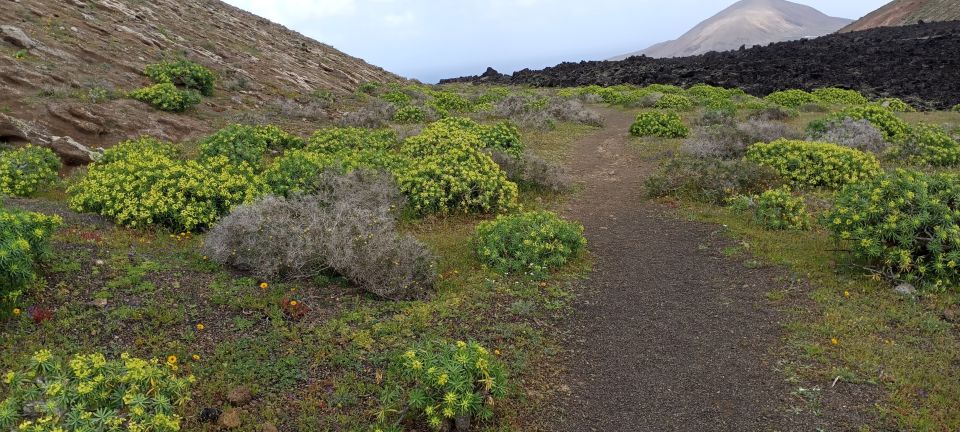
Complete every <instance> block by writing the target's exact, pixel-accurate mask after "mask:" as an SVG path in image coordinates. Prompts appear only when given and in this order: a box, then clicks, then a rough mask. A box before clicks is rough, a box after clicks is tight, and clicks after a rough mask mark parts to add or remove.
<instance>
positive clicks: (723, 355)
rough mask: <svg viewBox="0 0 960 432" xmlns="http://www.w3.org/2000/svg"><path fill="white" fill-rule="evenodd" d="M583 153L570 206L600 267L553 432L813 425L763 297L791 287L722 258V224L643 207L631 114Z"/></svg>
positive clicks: (641, 165) (577, 159) (771, 274)
mask: <svg viewBox="0 0 960 432" xmlns="http://www.w3.org/2000/svg"><path fill="white" fill-rule="evenodd" d="M603 114H604V116H605V118H606V119H607V126H606V127H605V128H604V129H603V130H602V131H599V132H598V133H596V134H593V135H591V136H589V137H587V138H585V139H583V140H581V141H580V142H578V143H577V144H576V145H575V149H574V151H573V157H572V161H573V162H572V164H573V166H572V171H573V173H574V175H575V178H577V179H579V180H581V181H583V182H584V183H585V185H584V187H585V190H584V191H583V193H581V194H580V195H579V196H578V197H577V198H575V199H574V200H572V201H571V202H570V203H569V204H568V205H567V206H566V208H564V209H562V211H563V212H564V213H565V216H567V217H570V218H573V219H577V220H579V221H581V222H583V224H584V225H585V226H586V235H587V238H588V240H589V242H590V248H591V250H592V251H593V253H594V254H595V256H596V265H595V268H594V272H593V274H592V276H591V278H590V280H588V281H587V282H586V285H587V288H588V289H587V293H586V294H585V295H584V296H582V297H581V298H580V299H579V301H578V303H577V305H576V307H575V309H576V312H574V316H573V317H571V320H570V324H569V326H570V328H569V331H570V334H569V345H570V349H571V352H570V356H571V360H570V363H569V365H568V366H569V369H568V380H567V384H568V385H569V386H570V388H571V392H570V396H569V397H568V398H567V400H565V401H564V403H563V404H562V405H563V406H562V411H563V415H562V417H563V418H562V420H561V425H560V426H559V427H558V429H559V430H567V431H577V432H580V431H591V430H597V431H666V430H682V431H772V430H779V431H793V430H814V429H813V427H811V426H809V425H810V420H809V419H806V418H803V417H799V416H797V415H795V414H791V413H789V412H788V411H787V410H786V408H787V407H788V406H789V405H791V404H793V405H796V404H797V400H796V399H795V397H794V396H791V395H790V392H791V390H795V389H796V388H795V387H794V388H791V387H790V386H789V385H788V384H787V383H785V381H784V376H783V374H782V373H780V372H777V371H776V370H775V369H774V365H773V364H770V363H769V361H770V359H769V355H768V353H769V351H770V349H771V347H773V346H775V344H777V343H778V340H779V336H780V334H781V331H780V325H779V323H778V321H777V320H778V318H779V317H778V316H777V313H776V312H775V311H773V310H772V308H770V307H768V305H766V301H765V299H764V296H763V294H764V293H765V292H767V291H770V290H772V289H773V288H774V287H775V286H776V287H779V286H781V285H783V284H784V283H785V282H782V281H778V280H777V277H778V274H777V273H778V272H776V271H773V270H772V269H747V268H746V267H744V266H743V265H742V264H740V263H739V262H737V261H736V260H733V259H728V258H726V257H724V256H723V255H722V254H721V253H720V252H719V251H718V249H719V248H720V245H722V244H723V243H724V242H728V240H725V239H724V238H723V236H722V235H721V234H720V233H719V232H718V227H715V226H711V225H707V224H701V223H695V222H686V221H682V220H678V219H676V218H675V217H671V216H666V215H662V213H663V209H662V208H660V207H658V205H657V204H655V203H651V202H645V200H644V198H643V194H644V188H643V179H644V178H645V176H647V175H649V173H650V172H652V170H653V169H654V168H655V167H654V166H653V165H654V162H652V161H649V160H647V161H645V160H643V159H642V158H641V157H639V156H638V153H639V152H638V150H637V148H635V146H636V145H637V144H633V143H631V141H630V138H629V137H628V135H627V130H628V129H629V125H630V122H631V121H632V117H631V116H630V115H628V114H626V113H623V112H621V111H615V110H605V111H604V112H603Z"/></svg>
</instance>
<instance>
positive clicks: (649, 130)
mask: <svg viewBox="0 0 960 432" xmlns="http://www.w3.org/2000/svg"><path fill="white" fill-rule="evenodd" d="M630 134H631V135H634V136H639V137H646V136H654V137H659V138H686V137H687V135H689V134H690V129H688V128H687V126H686V125H684V124H683V119H681V118H680V115H679V114H677V113H673V112H643V113H640V114H639V115H637V121H636V122H634V123H633V125H631V126H630Z"/></svg>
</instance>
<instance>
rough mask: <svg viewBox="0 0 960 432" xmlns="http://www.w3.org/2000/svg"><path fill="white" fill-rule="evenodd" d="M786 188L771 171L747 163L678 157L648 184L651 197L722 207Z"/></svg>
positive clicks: (685, 156)
mask: <svg viewBox="0 0 960 432" xmlns="http://www.w3.org/2000/svg"><path fill="white" fill-rule="evenodd" d="M782 184H783V179H782V178H781V177H780V175H779V174H777V172H776V171H775V170H774V169H773V168H770V167H767V166H762V165H760V164H757V163H755V162H753V161H749V160H745V159H734V160H721V159H717V158H710V157H697V156H692V155H688V154H679V155H677V156H674V157H672V158H670V159H667V160H666V161H664V162H663V163H661V165H660V167H659V168H658V169H657V172H656V174H654V175H652V176H651V177H650V178H649V179H647V181H646V182H645V186H646V187H647V194H648V195H649V196H651V197H666V196H672V197H677V198H684V199H690V200H693V201H698V202H703V203H710V204H718V205H721V204H723V203H725V202H726V201H727V199H729V198H731V197H733V196H735V195H753V194H759V193H761V192H763V191H765V190H767V189H771V188H775V187H778V186H780V185H782Z"/></svg>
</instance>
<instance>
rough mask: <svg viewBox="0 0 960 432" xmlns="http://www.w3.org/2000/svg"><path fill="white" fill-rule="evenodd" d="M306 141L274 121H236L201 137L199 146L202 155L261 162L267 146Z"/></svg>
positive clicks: (294, 145)
mask: <svg viewBox="0 0 960 432" xmlns="http://www.w3.org/2000/svg"><path fill="white" fill-rule="evenodd" d="M303 144H304V141H303V139H302V138H300V137H298V136H295V135H291V134H289V133H287V132H285V131H284V130H283V129H280V128H279V127H276V126H273V125H265V126H250V125H240V124H235V125H230V126H227V127H225V128H223V129H220V130H219V131H217V132H216V133H214V134H213V135H210V136H209V137H207V138H204V139H202V140H200V144H199V149H200V157H201V159H204V158H211V157H218V156H224V157H226V158H227V159H229V160H230V161H231V162H234V163H242V162H246V163H248V164H250V165H252V166H259V165H260V164H262V163H263V156H264V154H265V153H266V151H267V149H271V150H278V151H279V150H285V149H290V148H299V147H303Z"/></svg>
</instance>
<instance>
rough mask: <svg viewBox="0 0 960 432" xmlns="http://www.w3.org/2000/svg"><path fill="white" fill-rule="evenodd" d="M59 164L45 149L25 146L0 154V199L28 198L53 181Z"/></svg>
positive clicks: (52, 153)
mask: <svg viewBox="0 0 960 432" xmlns="http://www.w3.org/2000/svg"><path fill="white" fill-rule="evenodd" d="M61 165H62V163H61V162H60V158H59V157H57V155H56V154H55V153H54V152H53V151H51V150H50V149H48V148H45V147H37V146H34V145H27V146H26V147H21V148H19V149H15V150H10V151H4V152H0V196H3V195H12V196H21V197H25V196H30V195H33V194H35V193H36V192H37V191H40V190H43V189H45V188H48V187H50V186H51V185H53V183H55V182H56V181H57V178H58V177H57V173H58V172H59V171H60V167H61Z"/></svg>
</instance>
